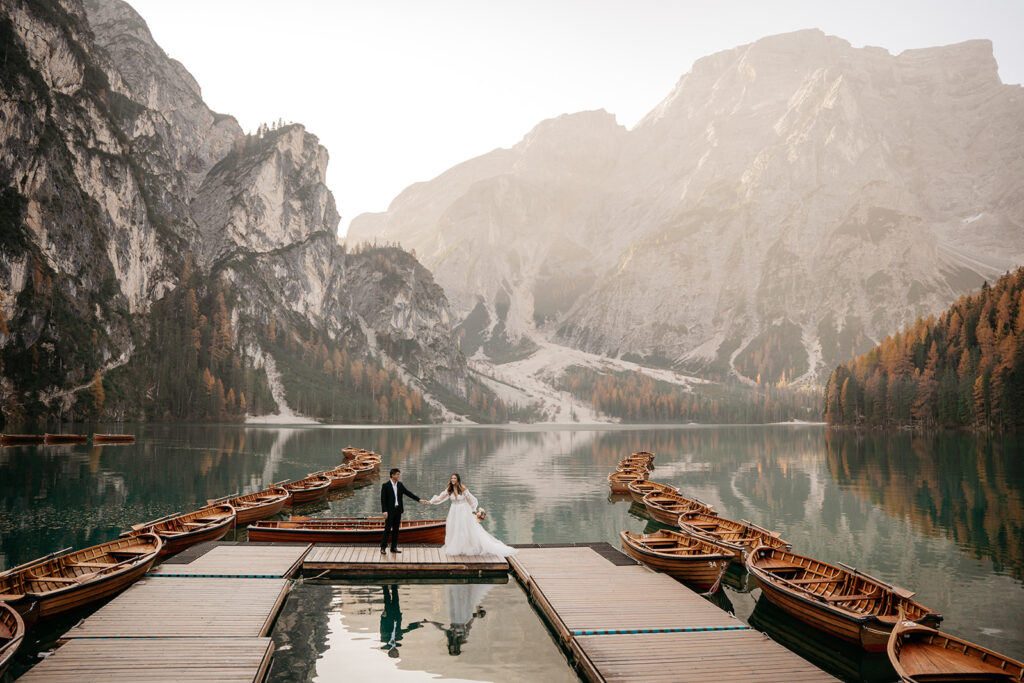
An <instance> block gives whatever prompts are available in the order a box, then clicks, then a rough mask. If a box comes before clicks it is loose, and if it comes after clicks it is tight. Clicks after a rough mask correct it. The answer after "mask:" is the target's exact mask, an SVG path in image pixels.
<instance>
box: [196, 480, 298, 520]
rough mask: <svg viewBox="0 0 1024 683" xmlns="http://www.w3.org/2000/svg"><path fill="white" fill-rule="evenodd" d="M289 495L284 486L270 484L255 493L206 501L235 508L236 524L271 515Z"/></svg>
mask: <svg viewBox="0 0 1024 683" xmlns="http://www.w3.org/2000/svg"><path fill="white" fill-rule="evenodd" d="M290 496H291V493H289V492H288V491H287V490H286V489H285V488H284V487H281V486H271V487H269V488H266V489H263V490H262V491H257V492H256V493H247V494H246V495H244V496H234V497H231V496H225V497H224V498H218V499H216V500H208V501H206V502H207V503H209V504H210V505H213V504H215V503H227V504H228V505H230V506H231V507H233V508H235V525H236V526H237V525H241V524H248V523H249V522H255V521H258V520H261V519H266V518H267V517H273V516H274V515H276V514H277V513H279V512H280V511H281V508H283V507H284V504H285V503H286V502H288V498H289V497H290Z"/></svg>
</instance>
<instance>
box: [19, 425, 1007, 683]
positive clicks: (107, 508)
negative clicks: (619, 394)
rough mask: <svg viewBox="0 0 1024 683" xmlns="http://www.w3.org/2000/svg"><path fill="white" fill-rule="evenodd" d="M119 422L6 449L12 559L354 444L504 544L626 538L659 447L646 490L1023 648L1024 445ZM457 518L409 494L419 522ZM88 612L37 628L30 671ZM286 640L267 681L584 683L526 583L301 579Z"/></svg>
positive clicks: (751, 601) (844, 436) (759, 615)
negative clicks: (462, 486) (467, 496)
mask: <svg viewBox="0 0 1024 683" xmlns="http://www.w3.org/2000/svg"><path fill="white" fill-rule="evenodd" d="M123 429H124V430H125V431H132V432H135V433H136V434H137V435H138V440H137V442H136V443H135V444H134V445H127V446H102V447H98V446H97V447H89V446H57V447H54V446H49V447H14V448H4V449H0V568H3V567H9V566H13V565H16V564H18V563H20V562H23V561H26V560H30V559H32V558H34V557H38V556H40V555H44V554H46V553H49V552H52V551H54V550H58V549H60V548H64V547H68V546H72V547H76V548H78V547H83V546H87V545H91V544H95V543H100V542H102V541H105V540H108V539H111V538H114V537H116V536H117V535H118V533H120V532H121V531H122V530H124V529H126V528H127V527H129V526H130V525H131V524H134V523H138V522H141V521H144V520H148V519H153V518H156V517H160V516H162V515H165V514H168V513H171V512H175V511H187V510H191V509H194V508H196V507H199V506H201V505H202V504H203V503H205V501H206V500H207V499H208V498H214V497H218V496H222V495H226V494H228V493H233V492H247V491H252V490H256V489H258V488H262V487H263V486H265V485H267V484H270V483H273V482H276V481H280V480H282V479H295V478H300V477H302V476H305V475H306V474H307V473H308V472H312V471H316V470H320V469H324V468H327V467H329V466H333V465H335V464H337V463H338V462H339V461H340V460H341V456H340V451H341V448H342V447H343V446H346V445H349V444H351V445H356V446H360V447H363V448H368V449H371V450H374V451H377V452H379V453H382V454H383V455H384V456H385V458H384V463H383V467H382V469H383V470H385V471H386V469H387V468H389V467H400V468H401V469H402V473H403V475H402V476H403V481H404V482H405V483H406V485H407V486H408V487H409V488H410V489H411V490H412V491H414V492H415V493H417V494H418V495H420V496H423V497H430V496H431V495H433V494H435V493H437V492H439V491H440V490H441V489H442V487H443V486H444V483H445V481H446V480H447V478H448V475H449V474H450V473H451V472H459V473H460V474H462V477H463V481H464V482H465V483H466V484H467V485H468V486H469V488H470V490H471V491H473V493H474V494H475V495H476V496H477V497H478V498H479V499H480V503H481V505H482V506H484V507H486V508H487V510H488V512H489V517H488V519H487V520H486V522H485V525H486V526H487V527H488V529H489V530H490V531H491V532H492V533H494V534H495V535H497V536H499V537H500V538H502V539H503V540H505V541H507V542H510V543H556V542H579V541H607V542H609V543H612V544H613V545H615V546H618V544H619V542H618V534H619V531H621V530H623V529H630V530H634V531H641V530H644V529H651V528H653V524H652V523H651V522H649V520H647V518H646V516H645V515H644V514H643V511H642V509H640V508H638V507H637V506H634V505H631V504H630V502H629V501H628V500H627V501H622V500H613V499H612V498H611V497H610V496H609V493H608V488H607V484H606V482H605V477H606V476H607V474H608V472H610V471H611V470H613V469H614V468H615V465H616V463H617V461H618V460H619V458H621V457H622V456H623V455H625V454H628V453H630V452H633V451H637V450H649V451H652V452H653V453H655V454H656V460H655V470H654V471H653V473H652V474H651V479H652V480H655V481H661V482H665V483H669V484H673V485H675V486H678V487H679V488H680V489H681V490H682V491H683V492H684V494H686V495H689V496H695V497H697V498H699V499H701V500H703V501H704V502H706V503H709V504H712V505H713V506H714V507H715V509H716V510H717V511H718V512H719V513H720V514H721V515H723V516H725V517H728V518H731V519H748V520H751V521H754V522H756V523H758V524H761V525H762V526H766V527H768V528H771V529H774V530H777V531H779V532H781V533H782V536H783V537H784V538H785V539H786V540H788V541H790V542H791V543H792V544H793V549H794V551H796V552H799V553H801V554H806V555H811V556H814V557H816V558H819V559H821V560H824V561H827V562H833V563H835V562H845V563H847V564H851V565H854V566H856V567H857V568H858V569H861V570H863V571H865V572H868V573H870V574H873V575H875V576H878V577H881V578H884V579H886V580H888V581H890V582H893V583H896V584H898V585H900V586H904V587H907V588H910V589H911V590H915V591H917V597H916V599H917V600H919V601H920V602H921V603H923V604H924V605H926V606H928V607H930V608H932V609H935V610H937V611H939V612H941V613H942V614H943V615H944V617H945V620H944V622H943V628H944V630H947V631H950V632H952V633H955V634H958V635H961V636H964V637H966V638H968V639H969V640H972V641H974V642H977V643H980V644H982V645H985V646H987V647H990V648H992V649H995V650H997V651H999V652H1002V653H1004V654H1007V655H1010V656H1012V657H1015V658H1017V659H1024V586H1022V580H1024V441H1022V439H1021V438H1020V437H1019V436H1005V437H992V438H978V437H973V436H968V435H941V436H912V435H910V434H906V433H898V434H885V435H879V434H869V435H856V434H850V433H834V432H828V431H827V430H825V429H824V428H823V427H818V426H768V427H691V428H678V429H671V428H664V427H656V428H644V427H637V428H629V427H612V428H593V427H583V428H580V427H510V428H500V427H447V426H446V427H426V428H393V429H371V428H330V427H299V428H274V427H262V426H261V427H243V426H195V425H139V426H137V427H123ZM121 430H122V427H121V426H119V427H118V428H117V429H112V430H111V431H121ZM75 431H81V432H83V433H84V432H90V431H92V426H90V425H87V426H82V427H79V428H76V429H75ZM378 492H379V480H378V481H377V482H374V484H373V485H368V486H364V487H362V488H359V489H354V490H346V491H342V492H338V493H336V494H334V495H333V496H332V498H331V499H330V500H329V501H326V502H321V503H313V504H311V506H306V507H303V508H299V509H298V512H299V513H300V514H312V515H361V514H376V513H377V511H378ZM445 513H446V508H444V507H430V508H427V507H422V506H419V505H415V504H413V505H411V506H410V507H409V510H408V512H407V514H406V517H407V518H422V517H443V516H444V514H445ZM228 538H229V539H230V538H231V536H229V537H228ZM238 538H244V532H242V531H240V532H239V535H238ZM726 578H727V581H726V584H727V585H726V587H725V590H724V591H723V592H722V593H721V594H720V595H719V596H718V597H716V598H715V601H716V602H717V603H718V604H720V605H721V606H722V607H723V608H725V609H729V610H731V611H734V612H735V613H736V615H737V616H738V617H739V618H740V619H741V620H743V621H744V622H747V623H749V624H751V625H752V626H754V627H756V628H758V629H760V630H763V631H765V632H767V633H768V634H769V635H770V636H771V637H773V638H775V639H776V640H778V641H780V642H782V643H784V644H786V645H787V646H789V647H791V649H794V650H795V651H797V652H798V653H799V654H801V655H802V656H804V657H806V658H808V659H809V660H811V661H813V662H814V663H816V664H818V665H819V666H822V667H823V668H826V669H827V670H828V671H830V672H832V673H834V674H836V675H838V676H840V677H841V678H843V679H846V680H853V681H875V680H878V681H884V680H891V679H892V677H893V675H892V671H891V669H890V668H889V667H888V664H887V663H886V661H885V658H884V655H883V656H881V657H879V656H867V655H865V654H863V653H862V652H861V651H860V650H858V649H856V648H852V647H847V646H845V645H843V644H842V643H840V642H837V641H833V640H831V639H828V638H825V637H823V636H821V635H819V634H818V633H817V632H815V631H813V630H811V629H807V628H805V627H803V626H802V625H801V624H800V623H799V622H795V621H794V620H792V619H790V618H789V617H788V616H786V615H785V614H782V613H780V612H779V611H778V610H776V609H773V608H772V606H771V605H769V604H766V603H765V602H764V601H760V602H759V601H758V597H759V594H760V591H759V590H758V589H757V588H756V587H754V586H753V583H752V581H751V580H749V577H747V576H746V575H745V574H744V573H743V572H742V571H737V570H734V569H733V570H730V573H729V574H728V575H727V577H726ZM396 608H397V609H396ZM81 616H82V615H76V616H75V617H74V618H73V619H70V620H69V623H67V624H56V625H54V626H53V627H51V628H49V629H43V630H40V631H39V632H38V633H34V634H32V638H31V639H30V640H31V641H32V642H30V643H29V645H28V646H27V647H25V648H23V650H24V652H23V653H22V654H21V655H19V662H18V664H17V667H18V668H19V669H21V670H23V669H24V668H25V667H26V666H27V665H29V664H30V663H31V662H32V661H33V658H34V656H35V653H36V652H38V651H39V650H45V649H47V648H48V647H50V646H51V644H52V642H53V640H54V639H55V638H56V637H57V636H58V635H59V633H60V629H61V628H65V627H66V626H70V625H72V624H73V623H75V622H76V621H77V620H78V619H79V618H81ZM392 636H394V637H392ZM274 639H275V642H276V643H277V646H278V653H277V655H276V661H275V664H274V667H273V670H272V676H271V677H272V679H273V680H281V681H312V680H317V681H330V680H340V679H342V678H348V679H349V680H351V679H352V677H355V678H362V677H370V676H371V675H372V676H374V677H376V678H382V679H388V680H391V679H395V680H427V679H431V678H435V677H439V676H440V677H445V678H450V679H461V680H524V681H525V680H538V679H544V680H570V681H571V680H575V675H574V674H573V672H572V671H571V670H570V669H569V668H568V666H567V664H566V661H565V658H564V656H563V655H562V654H561V651H560V650H559V649H558V647H557V646H556V644H555V643H554V641H553V639H552V638H551V636H550V635H549V634H548V631H547V630H546V628H545V627H544V625H543V623H542V622H541V620H540V619H539V617H538V616H537V615H536V613H535V611H534V610H533V608H532V607H530V606H529V604H528V602H527V600H526V598H525V596H524V594H523V592H522V590H521V589H520V588H519V586H518V585H517V584H516V582H515V581H514V580H512V581H510V582H509V583H504V584H496V585H484V586H481V585H479V584H443V583H438V582H426V583H403V584H400V585H395V586H391V585H380V584H379V583H377V584H367V583H338V582H330V581H325V580H324V579H315V580H305V581H303V582H300V583H299V584H297V585H296V587H295V590H293V592H292V593H291V595H290V596H289V598H288V601H287V603H286V605H285V608H284V610H283V612H282V615H281V617H280V619H279V621H278V623H277V625H276V626H275V630H274ZM524 653H529V656H528V657H526V656H524Z"/></svg>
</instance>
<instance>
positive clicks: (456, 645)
mask: <svg viewBox="0 0 1024 683" xmlns="http://www.w3.org/2000/svg"><path fill="white" fill-rule="evenodd" d="M491 588H493V585H491V584H480V583H475V584H449V585H447V586H445V592H446V594H447V598H448V618H449V622H450V623H449V625H448V626H445V625H444V624H442V623H441V622H438V621H432V620H430V619H423V620H421V621H415V622H412V623H410V624H409V625H407V626H405V627H403V626H402V608H401V605H400V604H399V600H398V586H396V585H394V584H391V585H385V586H381V589H382V590H383V591H384V612H383V613H382V614H381V616H380V641H381V643H383V644H382V645H381V649H382V650H386V651H387V653H388V656H389V657H398V656H399V652H398V648H399V647H401V645H402V643H401V640H402V637H403V636H404V635H405V634H406V633H409V632H410V631H413V630H415V629H418V628H420V627H421V626H423V625H424V624H432V625H433V626H435V627H436V628H438V629H440V630H441V631H444V634H445V637H446V638H447V640H448V654H450V655H453V656H455V655H459V654H461V652H462V646H463V645H465V643H466V640H467V639H468V638H469V629H470V625H471V624H472V623H473V622H474V621H475V620H476V619H482V618H483V617H484V614H485V612H484V610H483V608H482V607H480V603H481V602H483V599H484V596H485V595H487V592H488V591H489V590H491Z"/></svg>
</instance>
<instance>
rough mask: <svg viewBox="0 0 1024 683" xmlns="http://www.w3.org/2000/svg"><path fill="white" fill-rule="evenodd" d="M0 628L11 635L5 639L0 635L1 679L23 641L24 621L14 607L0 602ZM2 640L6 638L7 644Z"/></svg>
mask: <svg viewBox="0 0 1024 683" xmlns="http://www.w3.org/2000/svg"><path fill="white" fill-rule="evenodd" d="M0 626H3V627H4V628H6V630H8V631H10V634H11V635H10V637H9V638H7V636H4V635H3V634H2V633H0V678H3V675H4V673H6V671H7V667H9V666H10V665H11V660H12V659H13V658H14V653H15V652H17V651H18V648H19V647H21V644H22V642H23V641H24V640H25V620H24V619H22V618H21V614H19V613H18V610H16V609H14V607H12V606H11V605H8V604H7V603H6V602H0ZM2 638H7V642H2Z"/></svg>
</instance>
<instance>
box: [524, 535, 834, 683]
mask: <svg viewBox="0 0 1024 683" xmlns="http://www.w3.org/2000/svg"><path fill="white" fill-rule="evenodd" d="M509 565H510V567H511V568H512V571H513V572H514V573H515V575H516V577H517V578H518V579H519V580H520V582H522V584H523V586H524V588H525V589H526V592H527V593H528V594H529V596H530V597H531V599H532V600H533V601H534V602H535V604H536V605H537V607H538V609H539V610H540V612H541V614H542V615H543V616H544V618H545V619H546V621H547V622H548V624H550V626H551V628H552V630H553V631H554V632H555V634H556V635H557V636H558V639H559V640H560V641H561V643H562V645H563V647H564V648H565V649H566V650H567V651H568V652H569V653H570V654H571V656H572V658H573V659H574V661H575V663H576V665H577V666H578V668H579V671H580V673H581V674H582V675H583V676H584V677H585V678H586V679H587V680H589V681H654V680H672V681H702V682H706V681H708V680H737V679H749V680H760V681H792V682H794V683H796V682H799V681H832V680H835V679H834V678H832V677H831V676H829V675H828V674H826V673H825V672H823V671H821V670H820V669H818V668H817V667H815V666H814V665H812V664H810V663H808V662H806V661H805V660H803V659H802V658H801V657H799V656H798V655H796V654H794V653H792V652H790V651H789V650H787V649H786V648H784V647H783V646H781V645H779V644H778V643H776V642H775V641H773V640H771V639H769V638H768V637H767V636H765V635H763V634H762V633H760V632H758V631H755V630H753V629H751V628H750V627H749V626H746V625H745V624H743V623H742V622H740V621H739V620H738V619H736V618H735V617H732V616H730V615H729V614H727V613H726V612H724V611H722V610H721V609H719V608H718V607H715V606H714V605H712V604H711V603H710V602H708V601H707V600H705V599H704V598H702V597H700V596H699V595H697V594H696V593H694V592H693V591H691V590H690V589H688V588H686V587H685V586H683V585H682V584H680V583H678V582H677V581H675V580H674V579H672V578H670V577H668V576H666V575H665V574H658V573H655V572H653V571H650V570H649V569H647V568H646V567H643V566H641V565H638V564H636V563H635V562H634V561H633V560H632V559H630V558H629V557H627V556H625V555H623V554H622V553H620V552H618V551H617V550H615V549H614V548H613V547H612V546H610V545H608V544H607V543H601V544H591V545H572V546H533V547H520V549H519V552H518V553H517V554H516V555H513V556H512V557H511V558H509Z"/></svg>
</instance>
